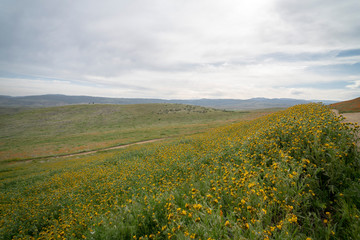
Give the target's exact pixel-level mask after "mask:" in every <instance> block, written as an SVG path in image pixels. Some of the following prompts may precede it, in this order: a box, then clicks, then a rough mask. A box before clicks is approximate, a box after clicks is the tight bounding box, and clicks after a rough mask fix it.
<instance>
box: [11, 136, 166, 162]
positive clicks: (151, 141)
mask: <svg viewBox="0 0 360 240" xmlns="http://www.w3.org/2000/svg"><path fill="white" fill-rule="evenodd" d="M165 139H169V138H157V139H151V140H146V141H140V142H135V143H129V144H124V145H120V146H115V147H108V148H102V149H97V150H91V151H86V152H80V153H71V154H64V155H58V156H44V157H38V158H32V159H23V160H18V161H13V162H9V163H8V164H9V165H12V164H16V163H30V162H32V161H34V160H41V161H43V160H46V159H50V158H64V157H75V156H82V155H89V154H92V153H97V152H102V151H109V150H114V149H121V148H126V147H130V146H134V145H140V144H145V143H153V142H158V141H162V140H165Z"/></svg>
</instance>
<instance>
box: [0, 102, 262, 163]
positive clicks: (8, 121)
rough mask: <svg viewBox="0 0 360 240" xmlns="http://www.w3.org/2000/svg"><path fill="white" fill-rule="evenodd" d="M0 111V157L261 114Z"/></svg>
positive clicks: (109, 108) (69, 149)
mask: <svg viewBox="0 0 360 240" xmlns="http://www.w3.org/2000/svg"><path fill="white" fill-rule="evenodd" d="M0 113H1V115H0V138H1V142H0V160H16V159H17V160H21V159H28V158H36V157H42V156H55V155H61V154H68V153H74V152H82V151H89V150H93V149H102V148H106V147H111V146H116V145H122V144H127V143H133V142H138V141H143V140H149V139H157V138H167V137H174V136H180V135H187V134H193V133H199V132H203V131H205V130H207V129H209V128H213V127H217V126H220V125H224V124H228V123H229V122H234V121H239V120H241V119H247V118H251V117H256V116H260V115H261V114H262V113H261V112H259V111H257V112H234V111H222V110H215V109H209V108H204V107H198V106H190V105H180V104H138V105H105V104H95V105H72V106H63V107H50V108H35V109H21V108H1V109H0Z"/></svg>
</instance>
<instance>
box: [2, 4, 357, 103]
mask: <svg viewBox="0 0 360 240" xmlns="http://www.w3.org/2000/svg"><path fill="white" fill-rule="evenodd" d="M84 6H86V7H84ZM359 11H360V3H359V1H357V0H349V1H335V0H332V1H319V0H318V1H309V0H306V1H294V0H286V1H285V0H273V1H261V0H254V1H252V2H251V3H249V2H248V1H235V0H224V1H221V2H219V1H215V0H206V1H187V0H185V1H168V0H154V1H151V2H147V1H144V0H134V1H115V0H113V1H105V2H104V1H93V0H90V1H81V0H79V1H60V0H56V1H45V0H35V1H25V0H20V1H10V0H5V1H2V2H1V3H0V32H1V33H2V37H1V38H0V77H2V79H1V81H2V82H3V83H2V90H1V92H0V94H7V93H8V94H10V93H11V94H13V95H22V94H25V93H26V94H29V92H31V91H34V89H36V88H31V89H32V90H31V91H30V90H28V91H25V90H24V88H21V89H23V90H22V92H21V91H20V90H19V92H18V93H16V91H15V89H16V87H15V85H16V84H20V83H21V84H23V83H24V82H28V84H34V85H36V86H37V87H39V86H43V87H41V88H40V89H42V92H44V93H47V92H51V91H56V90H54V89H50V88H51V84H46V83H47V81H48V83H51V81H50V80H49V79H61V81H63V82H62V84H60V85H61V86H63V87H61V88H58V89H61V90H62V91H64V92H59V93H67V92H66V91H69V90H67V89H68V88H69V86H73V89H72V90H71V91H72V94H76V91H78V92H79V94H80V93H81V94H84V89H86V91H88V92H89V94H90V93H96V94H97V95H103V96H108V95H109V96H110V95H111V96H116V95H117V94H122V95H124V94H125V95H126V97H138V96H141V97H164V98H171V97H173V96H175V97H178V98H182V97H185V98H201V97H207V96H208V97H209V96H210V97H214V96H219V97H223V98H226V97H228V98H234V97H236V98H246V97H251V96H267V97H278V96H277V94H279V93H278V92H277V90H276V89H278V87H283V88H285V89H287V90H286V91H287V92H288V95H287V97H291V96H297V97H299V96H305V97H307V96H309V97H310V94H308V95H307V94H306V93H309V92H310V90H309V89H303V88H301V89H299V90H296V89H295V90H294V89H291V86H292V85H294V83H300V85H301V84H303V86H306V85H307V83H308V82H314V81H315V82H316V83H317V84H320V85H321V84H328V85H331V84H332V83H333V82H339V81H344V82H349V81H350V82H351V81H354V78H356V77H359V75H360V74H359V72H356V71H355V70H354V69H352V68H351V67H348V66H355V67H357V65H356V64H358V62H360V56H359V54H356V50H358V49H360V44H359V42H360V41H359V40H360V15H359V14H358V12H359ZM349 49H350V50H349ZM347 51H352V52H347ZM354 51H355V52H354ZM350 68H351V69H350ZM326 69H332V70H331V71H334V72H335V73H336V74H330V75H331V76H329V74H325V73H324V71H325V70H326ZM310 70H312V71H310ZM315 70H316V71H315ZM347 73H348V74H347ZM333 75H341V77H342V78H341V79H340V78H336V76H333ZM344 75H348V76H347V77H345V78H344ZM34 76H36V77H35V79H36V81H37V82H34V81H35V80H34ZM20 79H23V80H22V81H20ZM7 81H12V83H10V82H7ZM5 82H6V83H5ZM14 84H15V85H14ZM60 85H59V86H60ZM65 86H66V87H65ZM83 86H87V87H86V88H83V89H81V87H83ZM98 86H102V87H101V88H100V90H101V91H100V90H97V89H96V88H97V87H98ZM264 87H266V88H264ZM9 89H13V90H11V91H10V90H9ZM19 89H20V88H19ZM244 89H246V90H244ZM259 89H260V90H259ZM326 89H332V88H331V87H327V88H326ZM343 89H344V91H345V93H342V94H341V95H338V96H334V95H329V96H334V97H336V98H337V99H341V98H347V97H346V91H348V92H347V93H348V96H349V97H350V96H353V95H354V94H353V92H350V88H345V87H344V88H343ZM46 91H47V92H46ZM261 91H263V94H261ZM34 93H35V92H34ZM37 93H38V92H37ZM300 93H304V94H303V95H301V94H300ZM85 94H86V93H85ZM311 94H315V92H312V93H311ZM319 94H320V95H321V94H322V93H319ZM324 95H326V94H324ZM312 98H314V97H312ZM315 98H316V97H315Z"/></svg>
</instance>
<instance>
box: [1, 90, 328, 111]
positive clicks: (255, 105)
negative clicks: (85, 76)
mask: <svg viewBox="0 0 360 240" xmlns="http://www.w3.org/2000/svg"><path fill="white" fill-rule="evenodd" d="M310 102H323V103H324V104H331V103H334V102H335V101H322V100H313V101H308V100H299V99H290V98H274V99H268V98H252V99H247V100H241V99H193V100H181V99H179V100H165V99H145V98H104V97H91V96H67V95H58V94H55V95H53V94H50V95H39V96H25V97H10V96H0V106H6V107H9V106H11V107H50V106H64V105H72V104H93V103H95V104H146V103H178V104H187V105H196V106H202V107H211V108H217V109H228V110H250V109H265V108H288V107H291V106H294V105H298V104H306V103H310Z"/></svg>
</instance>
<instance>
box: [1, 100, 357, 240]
mask: <svg viewBox="0 0 360 240" xmlns="http://www.w3.org/2000/svg"><path fill="white" fill-rule="evenodd" d="M341 120H342V119H341V118H339V117H337V116H336V115H334V114H333V113H332V112H331V111H330V110H329V109H328V108H327V107H325V106H322V105H319V104H309V105H299V106H295V107H292V108H290V109H288V110H286V111H281V112H277V113H274V114H271V115H268V116H265V117H262V118H259V119H256V120H253V121H246V122H241V123H236V124H231V125H228V126H224V127H220V128H216V129H212V130H209V131H207V132H205V133H201V134H197V135H194V136H191V137H190V136H188V137H183V138H182V139H180V140H172V141H170V142H167V143H162V144H159V143H152V144H147V145H142V146H140V145H138V146H132V147H129V148H127V149H121V150H113V151H110V152H103V153H97V154H93V155H88V156H81V157H76V158H65V159H62V160H59V159H54V160H52V161H49V162H40V161H38V162H31V163H25V162H24V163H19V164H16V165H8V166H3V168H2V170H1V171H0V191H1V195H0V203H1V204H0V214H1V219H0V239H32V238H39V239H207V240H211V239H294V240H297V239H299V240H300V239H301V240H305V239H306V240H309V239H360V211H359V210H360V157H359V152H358V149H357V148H356V141H358V139H356V132H357V131H359V128H358V127H357V126H355V127H352V126H351V125H350V124H348V123H342V122H341Z"/></svg>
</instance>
